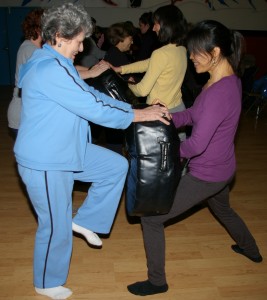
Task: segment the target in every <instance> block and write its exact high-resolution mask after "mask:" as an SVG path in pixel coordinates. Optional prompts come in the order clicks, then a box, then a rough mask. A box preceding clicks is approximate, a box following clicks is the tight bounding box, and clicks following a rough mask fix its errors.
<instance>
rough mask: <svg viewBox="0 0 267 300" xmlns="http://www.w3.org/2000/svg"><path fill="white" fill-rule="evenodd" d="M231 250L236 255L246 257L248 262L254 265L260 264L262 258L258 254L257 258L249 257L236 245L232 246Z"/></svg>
mask: <svg viewBox="0 0 267 300" xmlns="http://www.w3.org/2000/svg"><path fill="white" fill-rule="evenodd" d="M231 248H232V250H233V251H235V252H236V253H238V254H242V255H244V256H246V257H247V258H249V259H250V260H252V261H253V262H255V263H260V262H262V259H263V258H262V256H261V255H260V254H259V255H258V256H251V255H248V254H246V253H245V251H244V250H243V249H241V248H240V247H239V246H238V245H232V246H231Z"/></svg>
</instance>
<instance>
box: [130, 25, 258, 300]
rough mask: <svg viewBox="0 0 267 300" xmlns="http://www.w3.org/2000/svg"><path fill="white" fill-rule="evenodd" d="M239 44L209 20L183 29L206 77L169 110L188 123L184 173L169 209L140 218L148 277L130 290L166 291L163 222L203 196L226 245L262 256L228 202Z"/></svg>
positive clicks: (196, 64)
mask: <svg viewBox="0 0 267 300" xmlns="http://www.w3.org/2000/svg"><path fill="white" fill-rule="evenodd" d="M243 44H244V42H243V37H242V35H241V34H240V33H238V32H237V31H231V30H229V29H228V28H227V27H225V26H224V25H223V24H221V23H219V22H217V21H213V20H206V21H202V22H200V23H198V24H196V25H195V26H194V27H193V29H192V30H191V31H190V32H189V34H188V37H187V47H188V51H189V53H190V59H191V60H192V62H193V64H194V67H195V69H196V72H197V73H204V72H208V73H209V75H210V77H209V80H208V81H207V83H206V84H205V85H204V87H203V89H202V91H201V93H200V94H199V95H198V97H197V98H196V100H195V102H194V104H193V106H192V107H191V108H188V109H186V110H185V111H182V112H176V113H173V114H172V119H173V122H174V124H175V126H176V127H177V128H179V127H180V126H185V125H191V126H192V134H191V136H190V137H189V138H187V139H186V140H185V141H183V142H182V143H181V146H180V155H181V157H183V158H185V159H189V172H188V173H187V174H186V175H184V176H183V177H182V178H181V181H180V183H179V186H178V188H177V191H176V196H175V200H174V204H173V206H172V208H171V210H170V212H169V213H168V214H165V215H161V216H146V217H142V218H141V224H142V229H143V238H144V246H145V251H146V258H147V267H148V279H147V280H146V281H140V282H136V283H134V284H131V285H129V286H128V290H129V291H130V292H131V293H132V294H135V295H140V296H145V295H152V294H157V293H163V292H166V291H167V290H168V284H167V280H166V274H165V237H164V223H165V222H166V221H168V220H170V219H173V218H174V217H176V216H178V215H181V214H182V213H184V212H185V211H187V210H188V209H190V208H192V207H193V206H194V205H196V204H200V203H201V202H202V201H204V200H206V201H207V204H208V206H209V208H210V210H211V211H212V212H213V214H214V215H215V216H216V218H217V219H218V220H219V222H220V223H221V224H222V225H223V226H224V227H225V229H226V230H227V231H228V233H229V234H230V236H231V237H232V239H233V240H234V245H232V246H231V248H230V249H231V250H232V251H233V252H234V253H238V254H241V255H243V256H245V257H246V258H248V259H249V260H251V261H252V262H255V263H260V262H261V261H262V256H261V254H260V252H259V249H258V247H257V244H256V241H255V239H254V238H253V236H252V234H251V233H250V231H249V229H248V228H247V226H246V225H245V223H244V221H243V220H242V219H241V218H240V217H239V216H238V214H237V213H236V212H235V211H234V210H233V209H232V208H231V206H230V202H229V185H230V183H231V182H232V181H233V178H234V175H235V169H236V159H235V148H234V139H235V134H236V131H237V128H238V122H239V117H240V112H241V97H242V87H241V81H240V78H239V77H238V75H237V74H238V68H239V63H240V58H241V56H242V52H243ZM240 259H241V257H240Z"/></svg>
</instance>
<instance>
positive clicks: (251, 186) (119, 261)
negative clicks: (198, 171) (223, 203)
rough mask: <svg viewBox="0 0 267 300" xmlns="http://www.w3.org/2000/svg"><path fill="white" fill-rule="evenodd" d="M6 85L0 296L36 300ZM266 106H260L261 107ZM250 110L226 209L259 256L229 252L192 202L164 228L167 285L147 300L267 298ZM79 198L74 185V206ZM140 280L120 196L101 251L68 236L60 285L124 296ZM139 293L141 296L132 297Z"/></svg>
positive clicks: (136, 240) (259, 170) (266, 164)
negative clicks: (258, 259) (257, 259)
mask: <svg viewBox="0 0 267 300" xmlns="http://www.w3.org/2000/svg"><path fill="white" fill-rule="evenodd" d="M10 99H11V89H10V88H8V87H6V88H3V87H2V88H1V89H0V107H1V112H0V113H1V114H0V123H1V124H0V136H1V142H0V186H1V192H0V299H12V300H33V299H36V300H41V299H47V298H45V297H41V296H37V295H36V294H35V292H34V289H33V285H32V255H33V246H34V235H35V230H36V219H35V217H34V214H33V213H32V210H31V208H30V205H29V204H28V200H27V196H26V195H25V192H24V189H23V186H22V185H21V182H20V179H19V177H18V174H17V172H16V168H15V161H14V157H13V153H12V147H13V140H12V139H11V137H9V135H8V131H7V121H6V109H7V105H8V101H9V100H10ZM266 111H267V109H266ZM254 116H255V115H254V112H251V113H250V114H249V115H247V116H243V117H242V119H241V123H240V128H239V133H238V137H237V161H238V168H237V176H236V181H235V184H234V186H233V189H232V191H231V203H232V206H233V208H234V209H235V210H236V211H237V212H238V213H239V214H240V215H241V216H242V217H243V218H244V220H245V221H246V223H247V225H248V226H249V228H250V230H251V231H252V233H253V235H254V236H255V238H256V240H257V242H258V245H259V247H260V249H261V253H262V255H263V257H264V261H263V262H262V263H261V264H255V263H252V262H251V261H249V260H248V259H246V258H245V257H242V256H240V255H237V254H235V253H233V252H232V251H231V249H230V246H231V244H232V243H233V241H232V239H231V238H230V236H229V235H228V234H227V232H226V231H225V230H224V228H223V227H222V226H221V225H220V224H219V223H218V222H217V221H216V220H215V219H214V217H213V216H212V215H211V214H210V212H209V211H208V209H207V208H205V207H204V206H203V207H198V208H196V209H194V210H192V212H191V214H189V216H188V217H187V218H185V219H183V220H181V221H180V222H179V223H176V224H174V225H172V226H169V227H167V228H166V240H167V243H166V244H167V258H166V270H167V276H168V283H169V291H168V292H167V293H165V294H160V295H155V296H148V297H146V299H154V300H219V299H227V300H241V299H242V300H266V299H267V112H265V113H264V114H262V115H260V118H259V120H258V123H257V126H256V128H255V119H254ZM84 197H85V191H84V187H81V186H77V187H76V188H75V191H74V197H73V202H74V207H78V206H79V204H80V203H81V202H82V200H83V198H84ZM144 279H146V260H145V253H144V249H143V242H142V236H141V229H140V224H139V223H138V222H137V221H134V220H128V219H127V218H126V215H125V207H124V200H123V198H122V201H121V205H120V208H119V210H118V214H117V217H116V220H115V223H114V227H113V230H112V232H111V235H110V237H109V238H105V239H104V240H103V248H102V249H101V250H97V249H92V248H90V247H88V245H87V244H86V243H85V241H84V240H83V239H82V238H78V237H74V247H73V257H72V262H71V267H70V272H69V277H68V281H67V284H66V286H67V287H70V288H71V289H72V290H73V292H74V294H73V296H72V298H71V299H77V300H80V299H87V300H131V299H137V298H138V297H136V296H133V295H131V294H129V293H128V291H127V288H126V286H127V284H129V283H132V282H135V281H138V280H144ZM139 298H140V297H139Z"/></svg>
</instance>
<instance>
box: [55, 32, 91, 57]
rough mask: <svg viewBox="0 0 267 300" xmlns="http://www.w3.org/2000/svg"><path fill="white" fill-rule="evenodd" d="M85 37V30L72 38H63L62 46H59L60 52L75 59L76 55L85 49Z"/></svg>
mask: <svg viewBox="0 0 267 300" xmlns="http://www.w3.org/2000/svg"><path fill="white" fill-rule="evenodd" d="M84 38H85V35H84V32H83V31H82V32H80V33H79V34H78V35H76V36H75V37H74V38H73V39H71V40H65V39H63V40H62V42H61V47H57V50H58V52H59V53H60V54H62V55H63V56H65V57H66V58H70V59H72V60H73V61H74V59H75V56H76V55H77V54H78V53H79V52H82V51H83V40H84Z"/></svg>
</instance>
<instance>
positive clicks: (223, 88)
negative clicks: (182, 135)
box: [172, 75, 242, 182]
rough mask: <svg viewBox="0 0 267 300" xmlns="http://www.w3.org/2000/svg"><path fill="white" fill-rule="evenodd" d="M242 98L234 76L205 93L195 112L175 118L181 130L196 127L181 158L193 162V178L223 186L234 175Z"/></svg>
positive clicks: (197, 100)
mask: <svg viewBox="0 0 267 300" xmlns="http://www.w3.org/2000/svg"><path fill="white" fill-rule="evenodd" d="M241 96H242V89H241V81H240V79H239V78H238V77H237V76H235V75H231V76H228V77H224V78H222V79H221V80H219V81H218V82H216V83H214V84H213V85H211V86H210V87H208V88H207V89H204V90H203V91H202V92H201V93H200V94H199V96H198V97H197V98H196V100H195V103H194V105H193V106H192V107H191V108H189V109H187V110H185V111H183V112H177V113H174V114H173V115H172V116H173V121H174V124H175V126H176V127H177V128H178V127H181V126H184V125H192V126H193V127H192V134H191V136H190V137H189V138H188V139H186V140H185V141H184V142H182V143H181V147H180V155H181V157H183V158H190V162H189V172H190V174H192V175H193V176H195V177H197V178H199V179H201V180H205V181H211V182H219V181H224V180H227V179H229V178H230V177H231V176H232V175H233V174H234V172H235V168H236V160H235V149H234V138H235V133H236V130H237V127H238V121H239V116H240V112H241Z"/></svg>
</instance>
